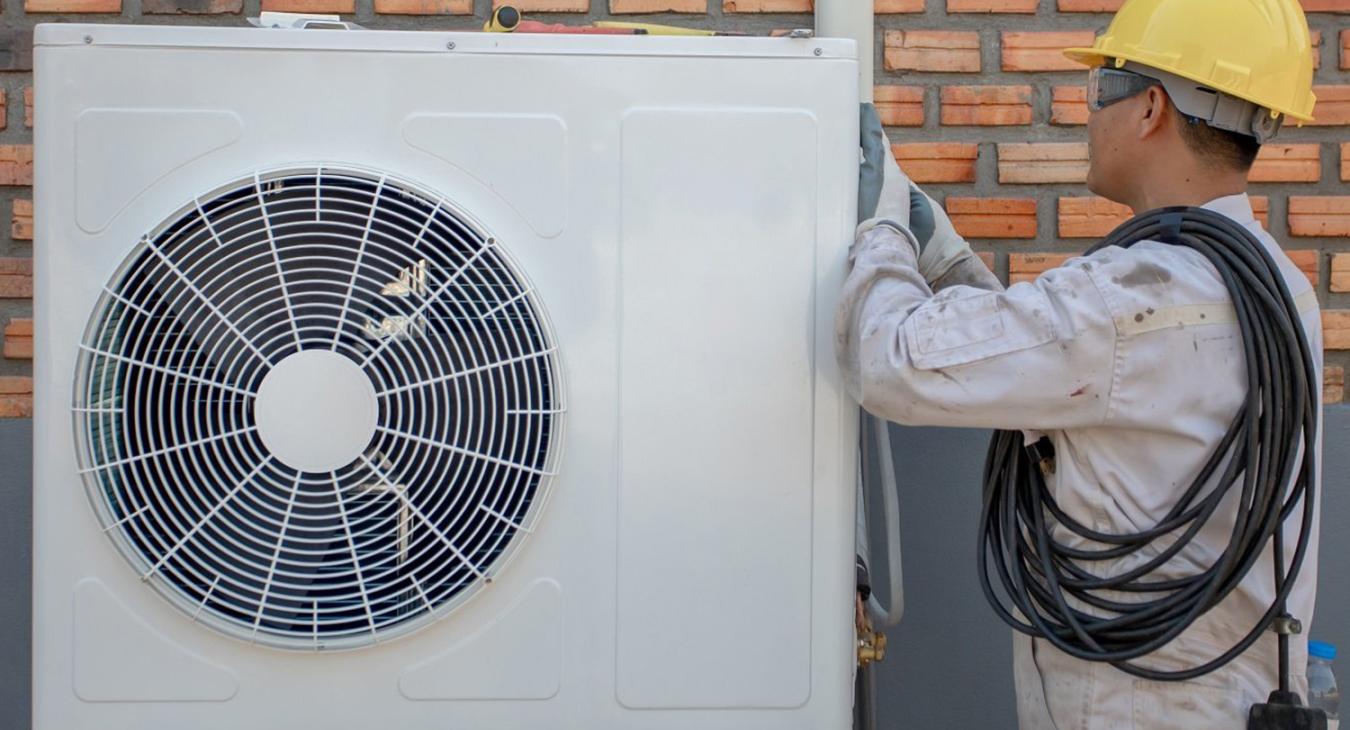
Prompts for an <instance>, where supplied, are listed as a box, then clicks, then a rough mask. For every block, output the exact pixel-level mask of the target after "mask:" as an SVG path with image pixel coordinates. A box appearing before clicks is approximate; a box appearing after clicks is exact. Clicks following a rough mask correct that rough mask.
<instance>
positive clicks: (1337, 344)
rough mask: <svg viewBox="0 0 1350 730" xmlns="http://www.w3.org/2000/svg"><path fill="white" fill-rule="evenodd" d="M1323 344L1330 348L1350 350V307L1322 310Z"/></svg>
mask: <svg viewBox="0 0 1350 730" xmlns="http://www.w3.org/2000/svg"><path fill="white" fill-rule="evenodd" d="M1322 345H1323V346H1324V347H1326V349H1328V350H1350V309H1323V310H1322Z"/></svg>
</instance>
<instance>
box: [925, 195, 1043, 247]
mask: <svg viewBox="0 0 1350 730" xmlns="http://www.w3.org/2000/svg"><path fill="white" fill-rule="evenodd" d="M943 207H944V208H945V209H946V210H947V215H948V216H950V217H951V219H952V225H953V226H955V227H956V232H957V233H960V234H961V235H962V236H964V237H966V238H1035V237H1036V200H1035V199H1033V198H955V197H948V198H947V202H946V204H945V205H943Z"/></svg>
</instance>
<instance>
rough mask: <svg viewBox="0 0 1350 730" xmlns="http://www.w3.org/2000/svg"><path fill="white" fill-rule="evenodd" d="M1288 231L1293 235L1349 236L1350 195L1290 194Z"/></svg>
mask: <svg viewBox="0 0 1350 730" xmlns="http://www.w3.org/2000/svg"><path fill="white" fill-rule="evenodd" d="M1289 232H1290V233H1291V234H1293V235H1295V236H1350V196H1345V195H1339V196H1336V195H1326V196H1300V195H1291V196H1290V197H1289Z"/></svg>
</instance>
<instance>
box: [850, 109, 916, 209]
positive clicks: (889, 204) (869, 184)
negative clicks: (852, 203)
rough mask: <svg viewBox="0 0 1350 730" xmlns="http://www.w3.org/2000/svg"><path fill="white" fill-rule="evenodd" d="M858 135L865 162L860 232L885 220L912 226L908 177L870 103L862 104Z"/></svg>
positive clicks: (860, 189)
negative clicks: (897, 162)
mask: <svg viewBox="0 0 1350 730" xmlns="http://www.w3.org/2000/svg"><path fill="white" fill-rule="evenodd" d="M860 123H861V129H860V130H859V135H860V136H859V138H860V139H861V145H862V164H861V166H860V167H859V170H858V221H859V226H858V233H859V234H862V233H863V232H865V231H868V230H871V229H873V228H875V227H876V226H877V225H879V224H880V223H882V222H889V223H891V224H893V226H892V227H894V228H897V229H898V230H899V229H907V228H908V227H909V209H910V206H909V200H908V195H909V188H910V186H911V185H912V183H911V182H910V180H909V177H908V176H906V175H905V173H904V172H903V171H901V169H900V165H898V164H896V162H895V155H894V153H892V152H891V141H890V140H889V139H887V138H886V133H885V131H883V130H882V128H881V119H880V118H879V117H878V116H877V112H876V109H875V108H874V107H873V106H872V105H871V104H863V105H862V110H861V115H860Z"/></svg>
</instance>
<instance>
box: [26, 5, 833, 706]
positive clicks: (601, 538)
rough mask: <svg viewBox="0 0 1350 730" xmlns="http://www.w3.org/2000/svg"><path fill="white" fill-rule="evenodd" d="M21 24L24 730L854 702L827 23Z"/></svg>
mask: <svg viewBox="0 0 1350 730" xmlns="http://www.w3.org/2000/svg"><path fill="white" fill-rule="evenodd" d="M35 46H36V64H37V69H36V74H37V88H38V94H37V109H36V119H37V130H36V145H37V156H36V160H37V169H36V180H37V182H36V190H35V192H36V205H35V211H36V215H37V241H36V245H35V247H34V250H35V252H36V257H37V262H36V263H37V302H36V310H37V311H36V318H37V326H38V328H39V335H38V337H37V338H36V339H37V342H38V351H37V360H36V373H37V378H36V398H37V401H38V407H37V417H36V421H35V431H36V451H35V460H36V465H35V466H36V469H35V488H34V551H33V561H34V571H33V576H34V614H33V631H34V643H33V664H34V667H33V682H34V727H35V728H36V730H77V729H79V728H97V729H98V730H169V729H171V730H189V729H190V730H210V729H213V728H229V729H230V730H238V729H239V728H258V729H259V730H269V729H273V728H276V729H282V728H285V729H299V728H307V729H308V728H363V729H364V728H398V729H399V730H412V729H415V728H421V729H430V728H438V729H440V728H465V729H487V728H492V729H498V728H549V729H558V728H584V729H587V730H593V729H596V728H601V729H603V728H625V729H631V728H638V729H642V728H737V729H744V728H773V729H774V730H783V729H785V728H815V729H822V728H842V727H846V726H847V725H848V723H849V718H850V706H851V696H852V693H851V689H852V684H851V683H852V679H853V670H854V650H855V646H854V636H853V624H852V615H853V614H852V601H853V585H852V581H853V572H852V570H853V547H854V535H853V525H854V480H855V474H856V468H857V467H856V464H855V459H856V457H855V454H856V446H857V437H856V428H857V410H856V407H855V405H854V404H853V403H852V402H850V400H849V398H848V396H847V395H846V393H845V392H844V391H843V390H842V389H841V387H840V384H839V379H838V375H837V372H836V367H835V363H834V355H833V351H832V346H831V339H832V338H831V333H832V326H831V322H832V315H833V311H832V310H833V306H834V303H835V293H836V291H837V290H838V288H839V285H840V282H841V280H842V276H843V273H844V267H845V250H846V246H847V243H848V241H849V240H850V237H851V235H850V234H851V231H852V229H853V226H854V223H855V220H854V216H855V198H856V190H855V186H856V176H857V157H858V153H857V132H856V129H857V127H856V125H857V120H858V115H857V108H858V107H857V103H858V98H857V93H858V92H857V88H858V84H857V79H856V75H857V63H856V60H855V59H854V58H853V55H854V46H853V44H852V43H851V42H848V41H837V40H820V39H812V38H806V37H796V38H773V39H771V38H708V39H702V38H695V39H691V38H657V37H641V36H637V37H566V36H507V35H497V34H481V33H440V32H377V31H362V30H328V31H320V30H295V29H282V30H278V29H252V28H179V27H162V26H159V27H157V26H116V25H70V24H55V25H53V24H47V25H41V26H39V27H38V29H37V34H36V42H35Z"/></svg>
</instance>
